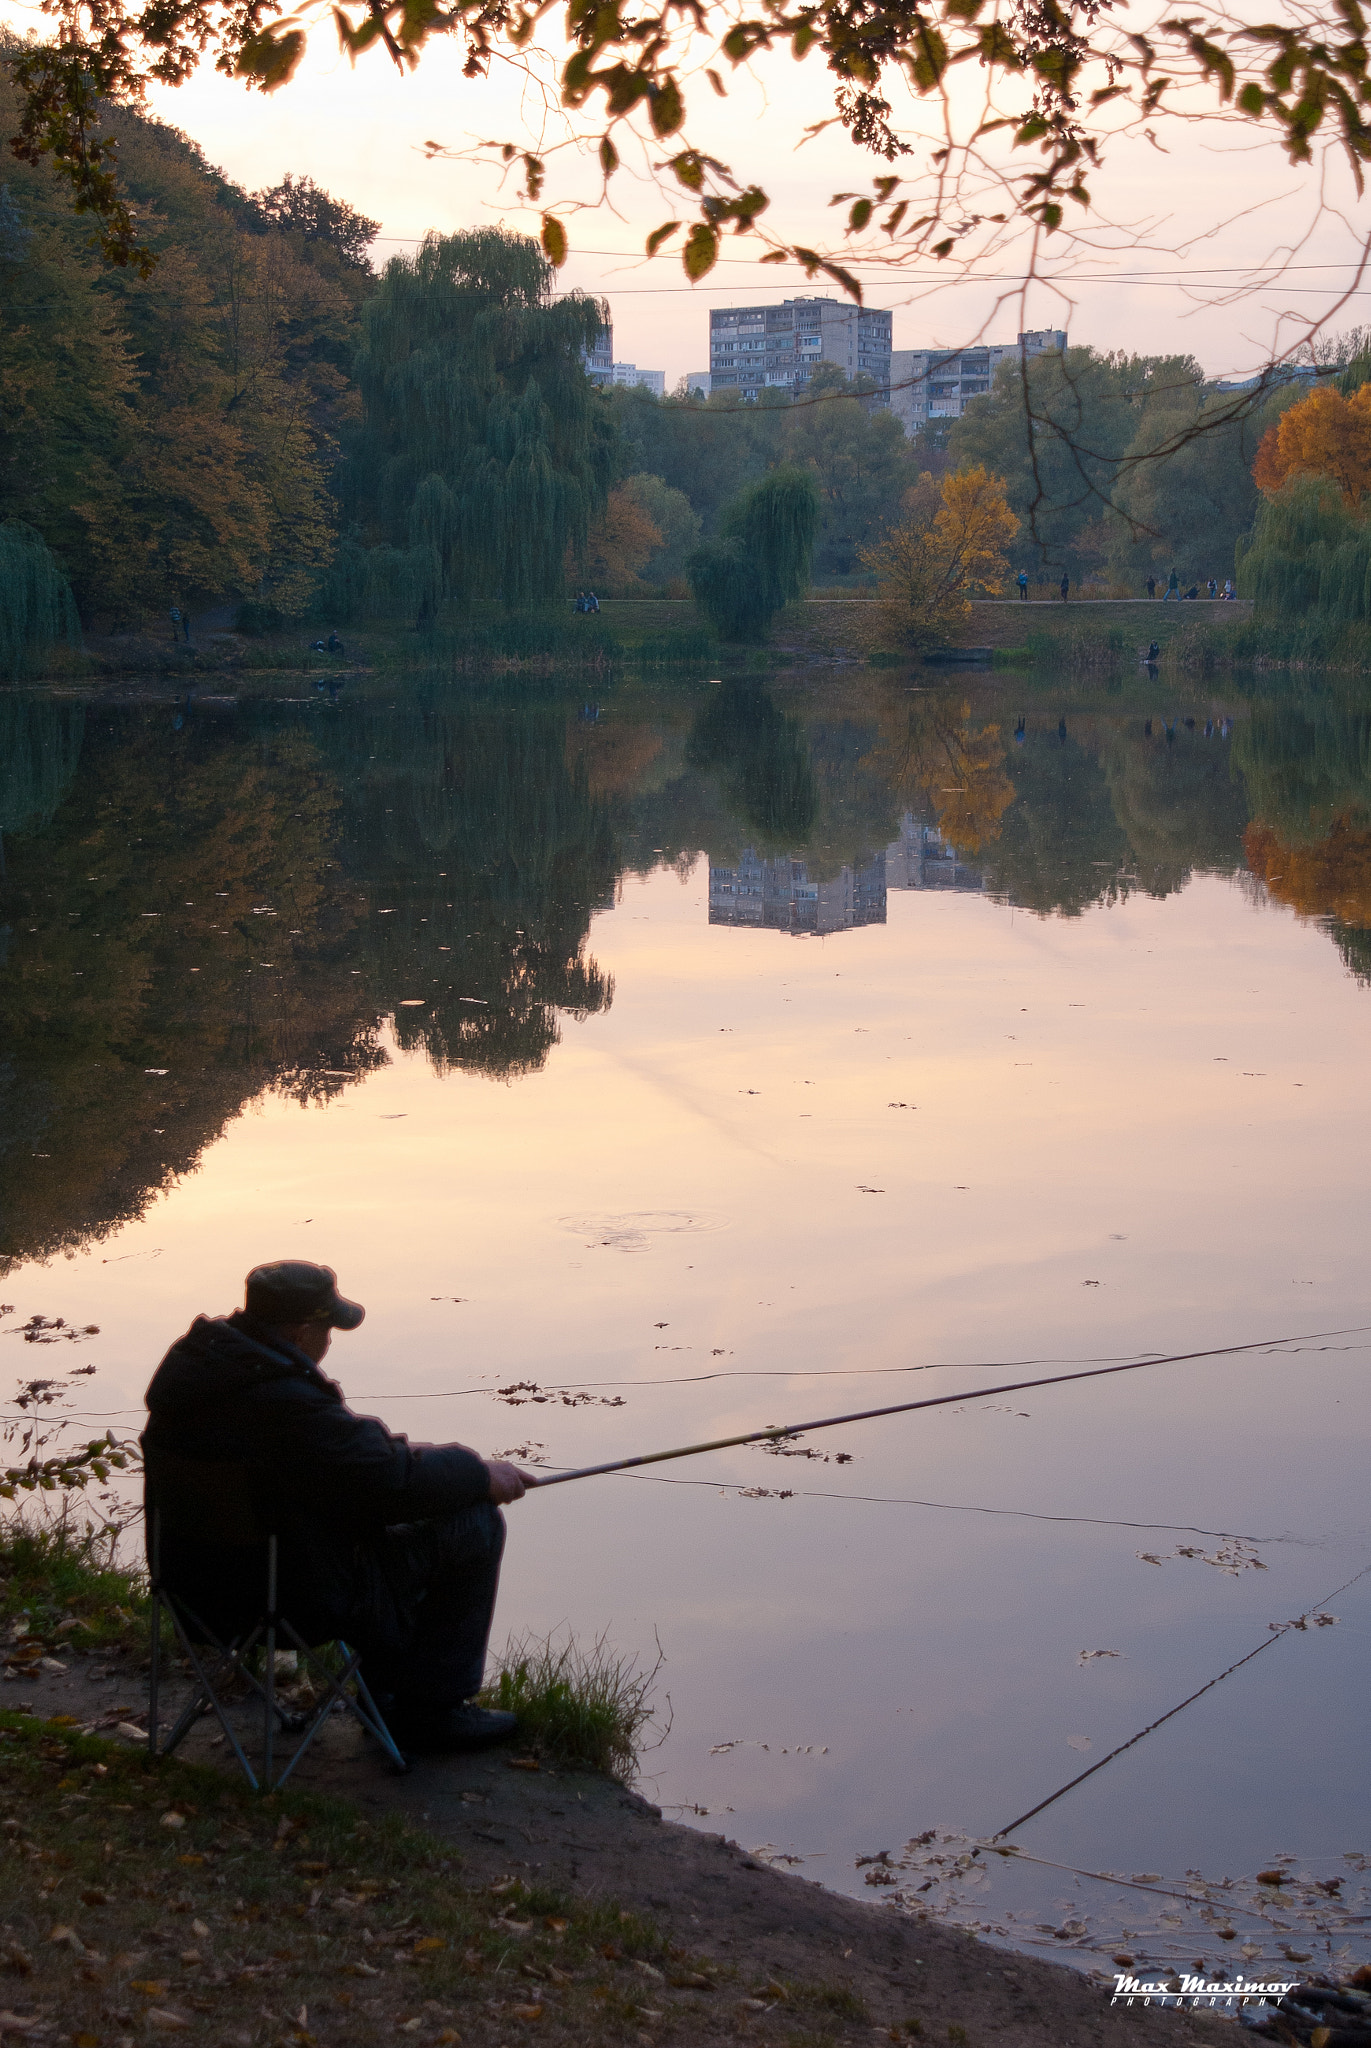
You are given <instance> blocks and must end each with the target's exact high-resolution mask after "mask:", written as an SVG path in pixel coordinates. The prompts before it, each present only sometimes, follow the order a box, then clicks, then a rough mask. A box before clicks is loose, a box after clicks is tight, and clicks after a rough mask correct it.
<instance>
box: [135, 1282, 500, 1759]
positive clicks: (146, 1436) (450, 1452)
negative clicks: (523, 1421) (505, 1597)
mask: <svg viewBox="0 0 1371 2048" xmlns="http://www.w3.org/2000/svg"><path fill="white" fill-rule="evenodd" d="M364 1314H365V1310H364V1309H363V1308H362V1307H361V1305H360V1304H359V1303H357V1302H355V1301H346V1300H344V1298H343V1297H342V1296H341V1295H340V1294H339V1292H338V1287H337V1277H336V1275H335V1274H334V1272H333V1271H332V1269H331V1268H330V1267H328V1266H313V1265H308V1264H306V1263H305V1262H304V1261H303V1260H298V1259H282V1260H279V1261H278V1262H277V1263H276V1264H274V1265H267V1266H255V1267H254V1268H253V1270H252V1271H251V1272H250V1273H249V1274H248V1277H247V1295H246V1301H245V1305H244V1307H243V1308H241V1309H237V1310H235V1311H234V1313H233V1314H232V1315H229V1316H222V1317H220V1316H214V1317H211V1316H197V1317H196V1319H195V1321H194V1322H193V1323H192V1324H191V1326H190V1328H189V1330H187V1332H186V1334H185V1336H184V1337H181V1338H178V1340H177V1341H176V1343H175V1344H173V1345H172V1347H171V1349H170V1351H168V1353H167V1355H166V1357H165V1358H164V1359H163V1360H162V1363H161V1364H160V1365H159V1366H158V1368H157V1371H156V1372H155V1373H154V1375H153V1378H152V1383H151V1385H150V1386H149V1387H148V1393H147V1403H148V1411H149V1413H148V1426H147V1428H146V1429H145V1430H144V1432H143V1439H142V1442H143V1455H144V1462H145V1466H146V1471H147V1485H148V1498H149V1504H150V1505H155V1506H156V1507H157V1508H158V1510H159V1515H160V1527H161V1559H160V1563H161V1576H162V1579H163V1581H164V1582H165V1584H166V1585H167V1587H168V1589H169V1590H170V1592H171V1593H172V1594H173V1595H175V1596H177V1597H178V1598H179V1599H180V1600H181V1602H182V1603H183V1604H184V1605H186V1606H188V1607H189V1608H191V1609H192V1610H193V1611H194V1612H195V1614H196V1615H198V1616H199V1617H200V1619H201V1620H202V1621H203V1622H204V1623H205V1624H206V1625H207V1626H208V1627H209V1628H211V1629H213V1630H214V1632H215V1633H216V1634H217V1635H219V1636H221V1637H222V1638H223V1639H224V1640H226V1641H227V1640H230V1639H231V1638H232V1637H233V1636H235V1635H237V1634H240V1633H241V1632H242V1630H243V1629H244V1628H245V1627H248V1626H250V1625H251V1623H252V1621H253V1620H254V1619H255V1618H256V1616H257V1615H258V1614H259V1613H260V1612H261V1609H262V1605H263V1598H262V1594H263V1586H264V1584H265V1559H266V1539H267V1537H268V1536H269V1535H270V1534H272V1533H273V1532H274V1533H275V1535H276V1536H277V1539H278V1552H279V1582H278V1607H279V1611H280V1613H281V1614H282V1615H283V1616H284V1617H285V1618H286V1619H287V1620H289V1621H290V1622H291V1623H292V1624H293V1625H294V1627H295V1628H296V1629H297V1630H298V1631H299V1633H300V1634H301V1635H302V1636H303V1637H304V1638H305V1640H306V1641H307V1642H310V1643H323V1642H333V1641H335V1640H338V1639H342V1640H344V1641H346V1642H347V1643H348V1644H349V1645H350V1646H351V1647H352V1648H353V1649H356V1650H360V1651H361V1654H362V1668H363V1673H364V1675H365V1677H366V1681H367V1684H368V1686H369V1687H370V1689H371V1691H372V1693H373V1695H374V1696H375V1698H376V1701H377V1704H378V1706H379V1707H380V1709H381V1712H382V1713H383V1714H384V1715H385V1718H386V1720H387V1722H388V1723H389V1725H390V1729H391V1733H392V1734H393V1735H394V1737H395V1739H396V1741H397V1742H398V1743H399V1744H400V1746H401V1748H402V1749H403V1748H410V1749H433V1750H467V1749H481V1748H484V1747H485V1746H486V1745H488V1744H490V1743H493V1742H501V1741H504V1740H505V1739H506V1738H507V1737H509V1736H511V1735H512V1734H513V1733H514V1730H515V1726H516V1722H515V1717H514V1715H513V1714H502V1713H495V1712H493V1711H491V1710H490V1709H488V1708H485V1707H478V1706H475V1705H473V1704H472V1703H471V1702H472V1700H473V1697H474V1695H475V1694H476V1693H477V1692H478V1691H479V1690H480V1687H481V1681H482V1677H483V1674H484V1670H485V1657H486V1643H487V1640H488V1638H489V1635H490V1625H491V1619H492V1616H493V1614H494V1610H495V1592H496V1587H497V1585H498V1583H499V1577H500V1555H501V1552H502V1551H503V1549H504V1542H505V1522H504V1516H503V1515H502V1514H501V1513H500V1509H501V1507H502V1506H503V1505H505V1504H506V1503H508V1502H510V1501H516V1500H519V1499H520V1498H521V1497H522V1495H523V1492H524V1488H525V1485H526V1483H527V1482H528V1480H529V1478H530V1477H531V1475H529V1474H527V1473H524V1472H521V1471H520V1470H519V1468H518V1467H517V1466H516V1465H509V1464H505V1463H503V1462H501V1461H500V1460H498V1459H496V1460H490V1461H488V1460H486V1459H484V1458H481V1457H478V1455H477V1454H476V1452H475V1451H472V1450H468V1449H467V1448H466V1446H465V1445H464V1444H438V1445H432V1444H411V1443H410V1442H409V1440H408V1438H407V1437H403V1436H392V1434H391V1432H390V1431H389V1430H388V1429H387V1428H386V1427H385V1425H384V1424H383V1423H381V1422H378V1421H376V1420H375V1419H374V1418H373V1417H370V1416H363V1415H354V1414H353V1412H352V1410H351V1409H350V1408H349V1407H348V1406H347V1404H346V1402H345V1401H344V1399H343V1395H342V1391H341V1389H340V1388H339V1387H338V1386H336V1385H335V1383H334V1382H333V1381H332V1380H331V1379H329V1378H328V1377H327V1376H326V1375H325V1374H324V1373H323V1372H321V1371H320V1369H319V1368H320V1365H321V1364H322V1362H323V1359H324V1355H325V1353H326V1352H327V1351H328V1348H329V1344H330V1342H331V1340H332V1335H333V1332H334V1331H335V1330H355V1329H356V1328H357V1326H358V1324H359V1323H360V1322H361V1320H362V1317H363V1315H364Z"/></svg>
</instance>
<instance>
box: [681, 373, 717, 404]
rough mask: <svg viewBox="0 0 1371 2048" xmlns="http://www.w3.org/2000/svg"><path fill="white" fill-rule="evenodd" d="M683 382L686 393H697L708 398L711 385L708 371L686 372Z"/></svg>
mask: <svg viewBox="0 0 1371 2048" xmlns="http://www.w3.org/2000/svg"><path fill="white" fill-rule="evenodd" d="M685 381H686V390H687V392H690V391H699V392H701V393H702V394H703V396H704V397H706V398H708V396H709V393H710V384H711V380H710V375H709V372H708V370H687V371H686V380H685Z"/></svg>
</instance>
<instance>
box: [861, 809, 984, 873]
mask: <svg viewBox="0 0 1371 2048" xmlns="http://www.w3.org/2000/svg"><path fill="white" fill-rule="evenodd" d="M885 880H886V887H887V888H888V889H963V890H973V889H984V887H985V878H984V876H983V875H982V874H981V871H980V869H979V868H972V867H968V866H967V865H966V864H965V863H964V861H963V860H962V858H961V856H960V854H959V853H958V852H957V850H956V848H955V847H953V846H949V845H948V843H947V841H946V840H945V839H944V838H943V835H942V833H941V832H940V831H939V830H938V828H937V826H936V825H921V824H919V823H918V821H917V820H916V819H915V817H914V814H913V812H912V811H906V812H905V814H904V816H903V818H901V820H900V836H899V838H898V839H893V840H892V841H891V842H890V845H889V846H887V848H886V850H885Z"/></svg>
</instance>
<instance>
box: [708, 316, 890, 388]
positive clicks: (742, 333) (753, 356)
mask: <svg viewBox="0 0 1371 2048" xmlns="http://www.w3.org/2000/svg"><path fill="white" fill-rule="evenodd" d="M890 341H891V316H890V314H889V313H883V312H880V311H875V310H872V309H870V308H868V307H865V306H853V305H849V304H847V303H845V302H843V301H841V300H838V299H830V298H821V297H820V298H809V299H786V300H785V301H784V302H783V303H782V304H781V305H779V306H776V305H771V306H719V307H716V308H715V309H714V310H713V311H712V312H711V313H710V316H709V384H708V389H709V390H710V391H711V392H713V391H736V392H737V393H738V395H739V396H740V397H741V398H760V397H761V395H762V393H763V392H764V391H776V390H782V391H792V392H793V391H798V390H801V389H802V388H803V387H804V386H805V385H806V384H807V383H808V382H809V380H810V378H811V377H812V376H813V374H814V365H815V364H816V363H836V365H837V366H838V368H839V369H840V370H841V371H842V372H843V374H844V376H847V377H856V376H859V375H863V374H864V375H866V376H869V377H871V378H873V379H874V380H875V382H876V385H877V387H878V389H879V390H880V392H881V394H882V396H884V393H885V391H886V388H887V386H888V385H889V381H890Z"/></svg>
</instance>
